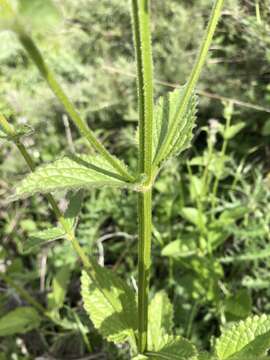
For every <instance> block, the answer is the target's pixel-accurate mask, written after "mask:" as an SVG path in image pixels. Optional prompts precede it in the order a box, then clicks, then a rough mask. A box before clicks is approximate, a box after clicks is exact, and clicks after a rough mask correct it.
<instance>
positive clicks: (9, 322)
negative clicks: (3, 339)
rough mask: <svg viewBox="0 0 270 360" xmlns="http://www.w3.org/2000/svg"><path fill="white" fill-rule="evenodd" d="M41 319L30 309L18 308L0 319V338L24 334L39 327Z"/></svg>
mask: <svg viewBox="0 0 270 360" xmlns="http://www.w3.org/2000/svg"><path fill="white" fill-rule="evenodd" d="M40 322H41V318H40V316H39V314H38V312H37V311H36V310H35V309H34V308H32V307H26V306H25V307H19V308H16V309H15V310H12V311H10V312H9V313H8V314H6V315H4V316H3V317H2V318H1V319H0V336H9V335H14V334H24V333H26V332H28V331H30V330H32V329H36V328H38V327H39V325H40Z"/></svg>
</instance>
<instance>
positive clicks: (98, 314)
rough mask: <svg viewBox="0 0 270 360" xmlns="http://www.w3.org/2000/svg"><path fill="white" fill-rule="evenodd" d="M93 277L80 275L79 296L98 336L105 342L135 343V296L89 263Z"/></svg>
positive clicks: (124, 285) (116, 280) (106, 273)
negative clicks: (104, 339)
mask: <svg viewBox="0 0 270 360" xmlns="http://www.w3.org/2000/svg"><path fill="white" fill-rule="evenodd" d="M92 265H93V269H94V273H95V276H94V278H90V277H89V276H88V275H87V273H86V272H83V274H82V278H81V286H82V287H81V294H82V298H83V302H84V308H85V310H86V311H87V313H88V315H89V317H90V319H91V321H92V322H93V324H94V326H95V327H96V329H97V330H98V331H99V332H100V334H101V335H102V336H103V337H105V338H106V339H107V340H108V341H112V342H114V343H123V342H125V341H127V340H130V341H131V342H132V343H133V344H134V343H135V332H136V330H137V306H136V300H135V293H134V292H133V291H132V289H131V288H130V287H129V286H128V285H127V284H126V283H125V282H124V281H122V280H121V279H120V278H119V277H117V276H116V275H115V274H114V273H113V272H111V271H109V270H107V269H106V268H103V267H101V266H100V265H98V264H97V263H96V262H94V261H93V263H92Z"/></svg>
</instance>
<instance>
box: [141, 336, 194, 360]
mask: <svg viewBox="0 0 270 360" xmlns="http://www.w3.org/2000/svg"><path fill="white" fill-rule="evenodd" d="M146 355H148V356H149V359H151V360H191V359H192V357H195V356H197V351H196V348H195V347H194V346H193V345H192V344H191V343H190V342H189V341H188V340H186V339H183V338H181V337H171V339H170V341H169V342H168V343H167V344H166V345H165V346H164V347H163V348H162V349H161V350H160V351H159V352H152V351H149V352H147V353H146Z"/></svg>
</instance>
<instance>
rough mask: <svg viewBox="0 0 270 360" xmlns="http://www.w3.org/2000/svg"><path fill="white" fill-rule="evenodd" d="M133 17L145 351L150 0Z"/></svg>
mask: <svg viewBox="0 0 270 360" xmlns="http://www.w3.org/2000/svg"><path fill="white" fill-rule="evenodd" d="M132 17H133V34H134V45H135V52H136V62H137V83H138V100H139V171H140V173H141V174H143V175H145V177H146V178H145V182H144V189H143V191H142V192H141V193H139V194H138V222H139V224H138V226H139V229H138V232H139V245H138V276H139V279H138V282H139V284H138V330H139V341H138V348H139V352H140V353H144V352H145V351H146V350H147V330H148V293H149V279H150V265H151V234H152V181H153V180H152V133H153V132H152V126H153V65H152V45H151V29H150V25H151V21H150V1H149V0H132Z"/></svg>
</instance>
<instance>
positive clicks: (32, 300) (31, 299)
mask: <svg viewBox="0 0 270 360" xmlns="http://www.w3.org/2000/svg"><path fill="white" fill-rule="evenodd" d="M0 278H2V279H3V280H4V281H5V283H6V284H8V285H10V286H11V287H12V288H14V289H15V290H16V291H17V293H18V294H19V295H21V297H22V298H23V299H24V300H26V301H27V302H28V303H29V304H31V305H32V306H33V307H34V308H35V309H37V311H38V312H40V313H41V314H42V315H44V316H46V317H47V314H46V309H45V308H44V307H43V306H42V305H40V304H39V303H38V302H37V301H36V299H35V298H34V297H33V296H31V295H29V294H28V292H27V291H26V290H24V289H23V288H22V287H20V286H18V285H17V284H16V283H15V282H14V281H13V280H12V279H11V278H10V277H9V276H8V275H6V274H4V273H2V272H1V273H0Z"/></svg>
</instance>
